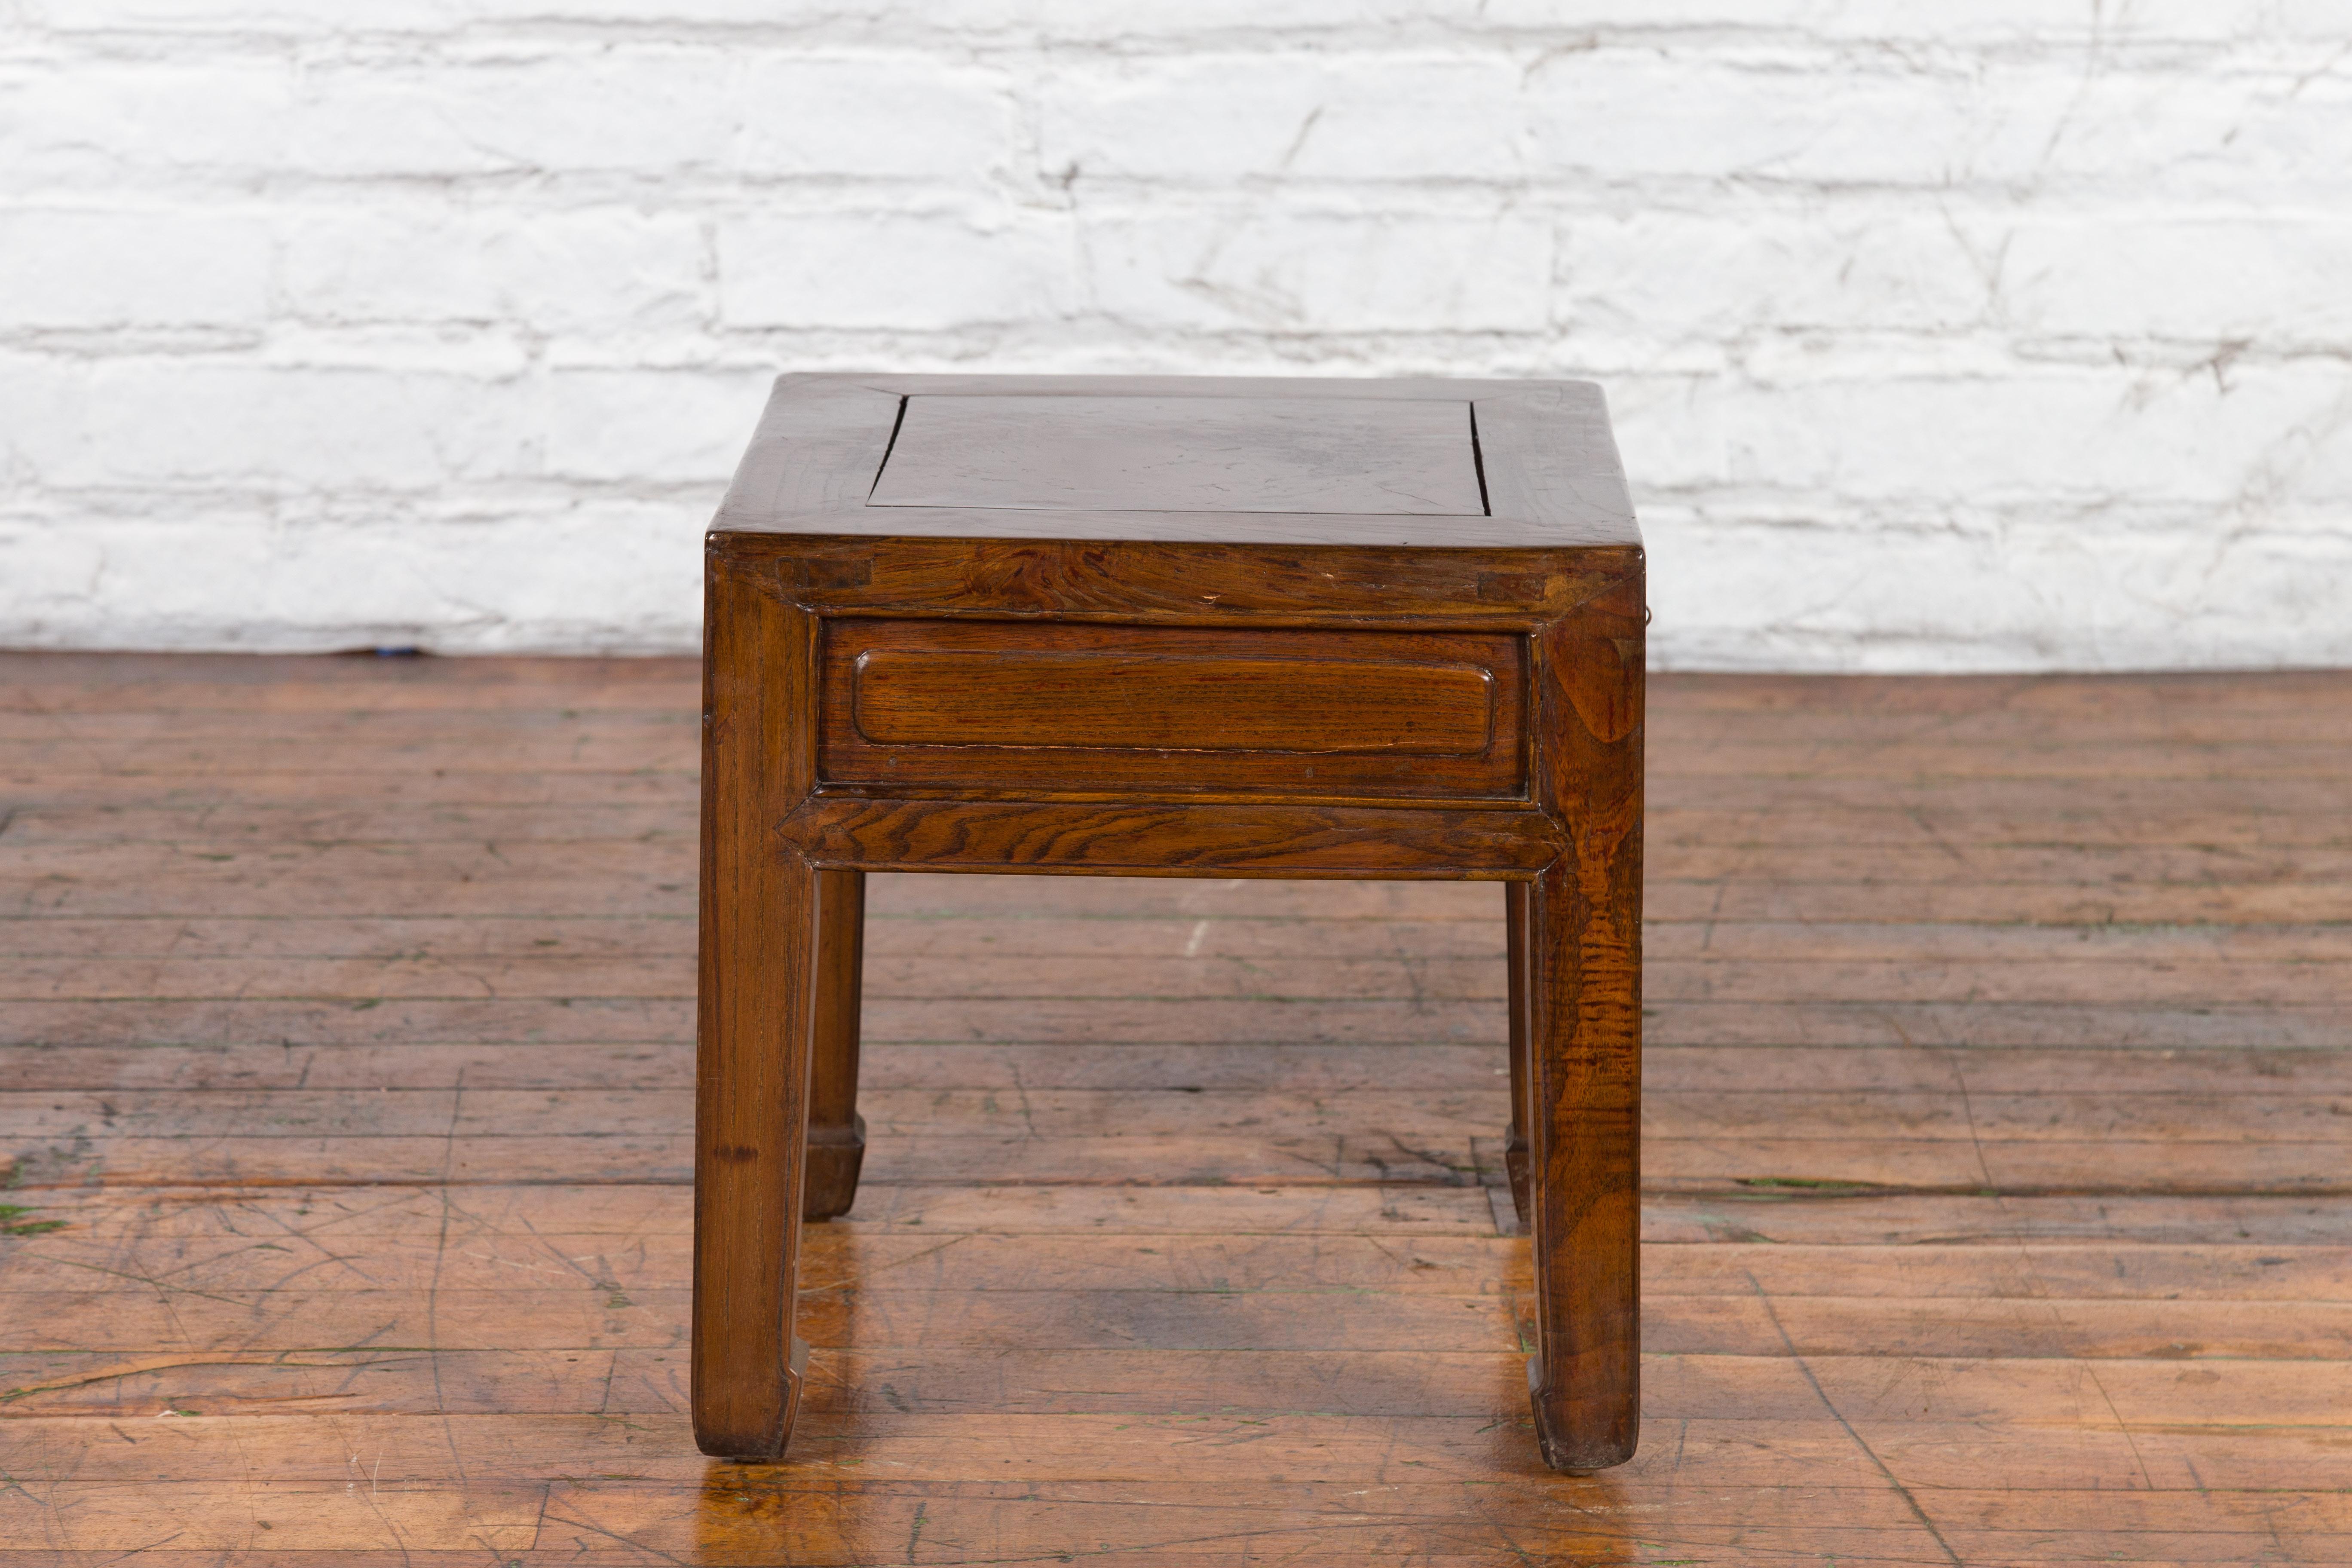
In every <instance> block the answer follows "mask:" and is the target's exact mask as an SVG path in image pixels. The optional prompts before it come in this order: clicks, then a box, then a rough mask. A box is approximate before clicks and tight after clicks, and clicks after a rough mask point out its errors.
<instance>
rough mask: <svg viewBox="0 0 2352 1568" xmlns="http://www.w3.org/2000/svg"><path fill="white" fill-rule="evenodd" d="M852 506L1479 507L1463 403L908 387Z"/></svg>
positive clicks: (1456, 512) (1412, 510) (1449, 511)
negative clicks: (868, 481)
mask: <svg viewBox="0 0 2352 1568" xmlns="http://www.w3.org/2000/svg"><path fill="white" fill-rule="evenodd" d="M866 504H867V505H868V506H875V507H957V508H968V509H980V510H1011V511H1112V512H1228V513H1230V512H1289V513H1302V512H1303V513H1316V512H1330V513H1340V514H1351V515H1356V516H1370V515H1391V516H1413V517H1483V516H1485V515H1486V498H1485V494H1484V489H1483V487H1482V486H1481V484H1480V482H1479V477H1478V451H1477V443H1476V438H1475V433H1474V427H1473V425H1472V422H1471V411H1470V405H1469V404H1468V403H1467V402H1450V401H1437V400H1432V401H1426V402H1423V401H1407V400H1402V399H1397V400H1375V399H1370V398H1362V397H1234V396H1214V397H1211V396H1202V397H1181V396H1179V397H1131V396H1130V397H1088V396H1085V395H1002V394H1000V395H981V396H968V395H941V394H931V393H918V394H916V395H912V396H909V397H908V399H907V405H906V413H905V416H904V417H903V418H902V419H901V421H900V423H899V426H898V437H897V438H896V439H895V440H894V441H893V442H892V443H891V446H890V456H889V458H888V459H887V461H886V462H885V463H884V464H883V466H882V473H881V477H880V479H878V480H877V482H876V484H875V486H874V491H873V494H872V495H871V496H870V497H869V498H868V499H867V501H866Z"/></svg>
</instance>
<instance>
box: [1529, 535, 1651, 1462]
mask: <svg viewBox="0 0 2352 1568" xmlns="http://www.w3.org/2000/svg"><path fill="white" fill-rule="evenodd" d="M1647 618H1648V617H1647V616H1646V613H1645V611H1644V609H1643V598H1642V584H1641V582H1640V580H1639V579H1638V578H1636V579H1633V580H1632V581H1629V582H1627V583H1626V584H1623V585H1622V587H1620V588H1619V589H1618V590H1616V591H1615V592H1614V593H1612V594H1609V595H1605V596H1603V597H1601V598H1600V599H1596V600H1594V601H1593V602H1592V603H1591V604H1590V605H1587V606H1585V607H1584V609H1583V610H1581V611H1580V613H1579V614H1578V615H1576V616H1572V617H1570V618H1568V619H1566V620H1563V621H1559V622H1557V623H1555V624H1554V625H1553V626H1549V627H1548V628H1546V630H1545V632H1544V633H1543V635H1542V636H1541V637H1539V638H1538V641H1537V648H1538V656H1537V658H1538V677H1537V689H1538V721H1537V724H1536V726H1535V730H1536V736H1537V763H1536V779H1537V788H1538V799H1539V800H1541V801H1542V803H1543V804H1544V805H1546V806H1548V807H1549V808H1550V810H1551V811H1552V813H1553V814H1554V815H1555V816H1556V817H1557V819H1558V820H1559V821H1561V822H1562V823H1564V824H1566V825H1568V827H1569V845H1568V848H1567V850H1566V852H1565V853H1563V854H1562V855H1561V856H1560V858H1559V859H1557V860H1554V861H1553V862H1552V863H1551V864H1550V865H1549V866H1548V867H1546V868H1544V869H1543V871H1542V872H1541V873H1540V874H1539V875H1538V877H1537V878H1536V879H1535V881H1534V882H1533V884H1532V885H1531V886H1530V888H1529V889H1528V897H1527V915H1526V929H1525V932H1524V935H1523V937H1522V939H1521V940H1522V942H1523V944H1524V949H1525V954H1526V956H1525V964H1526V984H1527V1003H1528V1006H1527V1012H1528V1023H1527V1029H1528V1036H1527V1050H1526V1053H1525V1055H1526V1063H1527V1066H1526V1076H1527V1089H1526V1099H1525V1104H1526V1106H1527V1118H1528V1120H1527V1123H1526V1127H1525V1130H1524V1131H1525V1133H1526V1137H1527V1143H1528V1152H1527V1162H1528V1209H1529V1214H1528V1227H1529V1230H1530V1232H1531V1234H1532V1235H1533V1237H1534V1238H1535V1249H1534V1250H1535V1276H1536V1312H1535V1318H1536V1334H1537V1339H1536V1354H1535V1355H1533V1356H1531V1357H1530V1358H1528V1390H1529V1392H1530V1393H1531V1394H1532V1395H1533V1397H1534V1402H1535V1413H1536V1434H1537V1437H1538V1441H1539V1442H1540V1443H1541V1444H1542V1446H1543V1455H1544V1462H1545V1463H1547V1464H1549V1465H1550V1466H1551V1467H1552V1468H1555V1469H1595V1468H1601V1467H1603V1466H1608V1465H1617V1464H1622V1463H1623V1462H1624V1461H1625V1460H1627V1459H1628V1458H1632V1457H1633V1445H1634V1442H1635V1441H1636V1439H1637V1437H1638V1436H1639V1433H1640V1426H1641V1409H1642V1405H1641V1390H1640V1387H1639V1383H1638V1379H1639V1376H1640V1372H1641V1353H1640V1352H1641V1337H1642V1314H1641V1260H1640V1257H1639V1250H1640V1243H1641V1230H1642V1214H1641V1208H1642V1203H1641V1137H1642V1125H1641V1123H1642V698H1643V685H1642V679H1643V646H1642V644H1643V639H1642V628H1643V624H1644V623H1645V621H1646V620H1647Z"/></svg>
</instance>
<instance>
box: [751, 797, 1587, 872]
mask: <svg viewBox="0 0 2352 1568" xmlns="http://www.w3.org/2000/svg"><path fill="white" fill-rule="evenodd" d="M782 833H783V834H784V836H785V837H788V838H789V839H790V840H791V841H792V843H793V845H795V846H796V847H798V849H799V852H800V853H801V854H803V855H804V856H806V857H808V858H810V859H811V860H812V861H814V862H815V863H816V864H818V865H823V866H842V867H858V868H864V869H866V870H869V871H918V870H940V871H946V870H966V871H1055V872H1062V873H1066V874H1069V875H1093V876H1116V877H1212V876H1213V877H1353V878H1364V877H1381V878H1386V877H1443V878H1474V879H1493V878H1498V877H1511V876H1527V875H1528V874H1530V873H1532V872H1534V871H1535V870H1537V869H1538V868H1540V867H1543V866H1546V865H1549V864H1550V863H1551V861H1552V859H1553V858H1554V857H1556V856H1557V855H1558V854H1559V849H1560V845H1561V830H1560V828H1559V826H1558V825H1557V824H1555V823H1554V822H1552V821H1551V820H1550V819H1549V818H1548V817H1545V816H1540V815H1538V814H1537V813H1535V812H1531V811H1467V810H1451V811H1433V810H1405V809H1394V808H1384V807H1378V806H1345V805H1292V804H1290V803H1287V802H1282V801H1255V802H1245V803H1236V804H1235V805H1202V804H1193V803H1186V804H1181V805H1158V804H1150V803H1143V802H1131V801H1119V802H1107V803H1103V804H1098V805H1076V804H1058V803H1054V802H1031V801H960V800H901V799H897V798H884V799H878V800H869V799H865V798H862V797H858V796H844V795H816V796H814V797H812V798H811V799H810V800H809V801H807V802H806V803H805V804H804V805H802V806H801V807H800V808H799V809H798V810H796V811H794V812H793V814H792V815H791V816H788V817H786V818H785V819H784V821H783V823H782Z"/></svg>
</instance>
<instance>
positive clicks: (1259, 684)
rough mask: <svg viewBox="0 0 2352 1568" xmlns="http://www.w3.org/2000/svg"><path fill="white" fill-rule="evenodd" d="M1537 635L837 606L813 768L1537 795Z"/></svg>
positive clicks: (1029, 779)
mask: <svg viewBox="0 0 2352 1568" xmlns="http://www.w3.org/2000/svg"><path fill="white" fill-rule="evenodd" d="M1524 646H1525V639H1524V638H1521V637H1512V636H1509V635H1507V634H1500V633H1494V632H1450V633H1434V632H1387V631H1372V632H1366V631H1329V630H1309V631H1293V630H1267V631H1248V630H1242V629H1239V628H1216V629H1194V628H1188V627H1167V626H1154V627H1149V628H1142V627H1134V626H1055V625H1050V624H1047V625H1040V624H1036V623H1034V622H1032V623H1024V622H1005V621H977V622H975V621H961V620H959V621H905V620H869V619H866V618H862V617H858V618H839V619H835V620H832V621H829V622H827V623H826V629H825V638H824V676H823V682H824V714H823V718H822V720H821V721H820V731H821V732H820V739H819V742H818V748H819V754H818V776H819V778H820V780H821V781H822V782H823V783H824V784H862V785H866V786H872V787H880V788H892V789H897V788H922V787H927V786H929V787H942V786H944V787H947V788H950V789H954V790H956V791H957V792H958V793H960V794H971V793H974V792H978V791H983V790H1011V791H1019V792H1022V793H1024V794H1026V795H1033V796H1034V795H1083V794H1087V793H1090V792H1091V793H1096V794H1102V793H1115V792H1120V791H1126V792H1129V793H1133V792H1135V791H1137V790H1139V789H1140V790H1143V791H1146V792H1149V793H1150V794H1152V795H1159V796H1163V797H1164V796H1167V795H1184V794H1204V793H1205V794H1217V793H1224V794H1252V795H1308V796H1315V797H1319V798H1323V799H1377V798H1381V797H1383V796H1387V797H1405V798H1413V799H1422V800H1452V799H1465V800H1475V799H1481V798H1486V799H1495V800H1518V801H1525V800H1526V799H1527V798H1528V795H1527V769H1526V759H1525V742H1524V724H1523V719H1522V715H1523V713H1524V710H1525V709H1526V705H1527V704H1526V697H1525V691H1526V679H1525V675H1524V672H1523V670H1522V668H1521V666H1522V663H1523V660H1524Z"/></svg>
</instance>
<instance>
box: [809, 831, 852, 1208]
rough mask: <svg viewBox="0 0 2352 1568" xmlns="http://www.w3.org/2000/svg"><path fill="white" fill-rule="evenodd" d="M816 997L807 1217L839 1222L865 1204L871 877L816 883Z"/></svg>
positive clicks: (841, 874)
mask: <svg viewBox="0 0 2352 1568" xmlns="http://www.w3.org/2000/svg"><path fill="white" fill-rule="evenodd" d="M815 984H816V998H815V1001H814V1009H815V1017H814V1024H813V1026H812V1030H811V1037H810V1051H811V1058H810V1066H809V1117H808V1174H807V1176H806V1177H805V1178H804V1179H803V1188H802V1192H801V1217H802V1218H803V1219H834V1218H837V1217H838V1216H840V1215H845V1214H847V1213H848V1212H849V1207H850V1205H851V1204H853V1203H855V1202H856V1198H857V1173H858V1171H859V1170H860V1169H861V1168H862V1167H863V1166H864V1165H865V1163H866V1118H864V1117H863V1116H860V1115H859V1114H858V1113H857V1039H858V1031H859V1028H860V1026H861V1024H862V1018H861V1004H862V1003H863V1001H864V994H865V985H866V873H865V872H863V871H820V872H818V873H817V877H816V981H815Z"/></svg>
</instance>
